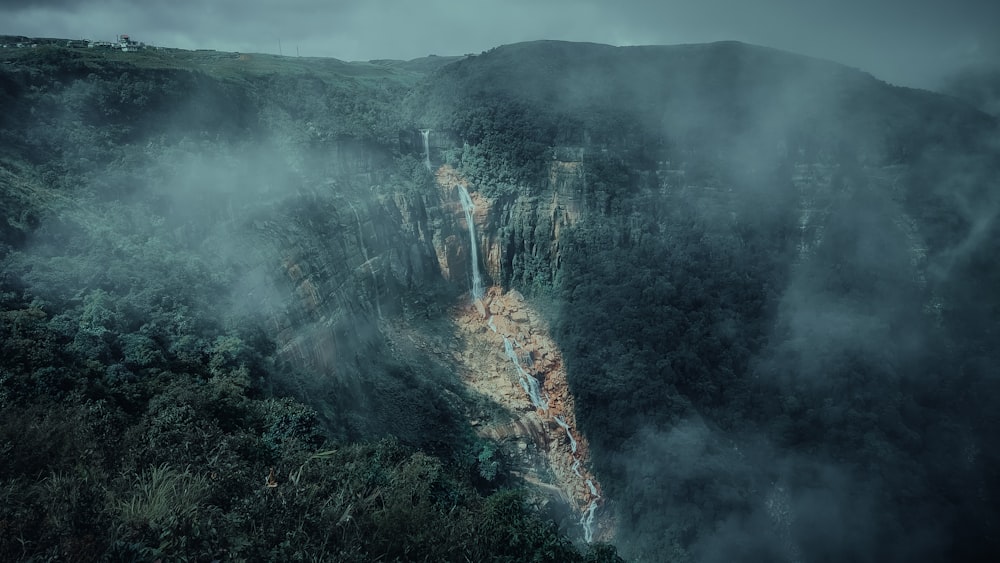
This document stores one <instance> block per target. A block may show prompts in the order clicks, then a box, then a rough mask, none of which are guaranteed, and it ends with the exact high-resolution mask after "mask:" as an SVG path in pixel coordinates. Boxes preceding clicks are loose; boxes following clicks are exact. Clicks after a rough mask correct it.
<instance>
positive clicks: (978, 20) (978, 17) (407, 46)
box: [0, 0, 1000, 85]
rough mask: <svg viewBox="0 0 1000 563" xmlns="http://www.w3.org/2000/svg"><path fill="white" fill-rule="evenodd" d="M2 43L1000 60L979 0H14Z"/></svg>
mask: <svg viewBox="0 0 1000 563" xmlns="http://www.w3.org/2000/svg"><path fill="white" fill-rule="evenodd" d="M0 22H4V23H2V24H0V33H8V34H19V35H29V36H66V37H88V38H89V37H99V38H103V37H112V36H114V35H115V34H118V33H131V34H132V35H134V36H136V37H139V38H141V39H143V40H145V41H147V42H149V43H153V44H160V45H165V46H176V47H182V48H214V49H220V50H231V51H256V52H277V50H278V41H279V40H281V42H282V45H283V46H284V49H283V51H284V54H286V55H287V54H293V53H294V52H295V49H296V47H298V49H299V52H300V53H301V54H302V55H303V56H306V55H308V56H324V57H336V58H340V59H346V60H365V59H373V58H403V59H406V58H415V57H420V56H425V55H428V54H432V53H434V54H441V55H454V54H462V53H466V52H477V53H478V52H480V51H483V50H486V49H489V48H491V47H494V46H497V45H500V44H506V43H513V42H517V41H525V40H532V39H542V38H546V39H566V40H574V41H594V42H601V43H611V44H618V45H624V44H674V43H691V42H706V41H716V40H724V39H735V40H740V41H746V42H749V43H757V44H762V45H768V46H772V47H777V48H781V49H787V50H791V51H796V52H800V53H804V54H808V55H813V56H818V57H823V58H829V59H833V60H836V61H838V62H843V63H845V64H848V65H851V66H856V67H859V68H862V69H864V70H867V71H870V72H872V73H874V74H875V75H877V76H879V77H881V78H884V79H887V80H889V81H892V82H898V83H904V84H910V85H929V84H932V83H933V81H935V80H937V79H938V78H939V76H940V75H941V74H942V73H944V72H946V71H947V70H949V69H953V68H955V67H957V66H961V65H964V64H968V63H972V62H977V63H978V62H982V61H996V60H998V58H1000V57H998V55H1000V39H997V35H998V34H996V33H995V30H996V29H998V28H1000V3H997V2H993V1H990V0H951V1H948V0H882V1H880V2H868V1H862V0H812V1H809V2H802V1H793V0H758V1H753V2H730V1H726V0H703V1H694V0H657V1H653V0H622V1H618V2H606V1H599V0H574V1H570V0H549V1H546V2H530V1H527V0H512V1H509V2H498V1H496V0H470V1H468V2H462V3H456V2H453V1H450V0H424V1H421V2H410V1H404V0H371V1H368V2H361V1H358V0H338V1H337V2H325V1H321V0H292V1H289V2H265V1H261V0H257V1H254V0H248V1H242V2H237V1H235V0H221V1H219V2H211V3H208V2H196V1H194V0H174V1H166V0H151V1H149V2H141V3H140V2H125V1H122V0H98V1H96V2H95V1H91V2H84V1H82V0H63V1H60V0H42V1H40V2H38V1H31V2H29V1H28V0H13V1H12V2H11V1H7V2H5V3H4V5H3V6H2V7H0Z"/></svg>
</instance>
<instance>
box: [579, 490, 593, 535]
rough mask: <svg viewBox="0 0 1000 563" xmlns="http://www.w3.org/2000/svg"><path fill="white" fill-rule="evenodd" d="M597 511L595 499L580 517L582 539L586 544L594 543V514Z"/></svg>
mask: <svg viewBox="0 0 1000 563" xmlns="http://www.w3.org/2000/svg"><path fill="white" fill-rule="evenodd" d="M596 510H597V499H594V500H592V501H590V506H588V507H587V511H586V512H584V513H583V516H582V517H580V525H581V526H583V539H584V541H586V542H587V543H590V542H592V541H594V512H595V511H596Z"/></svg>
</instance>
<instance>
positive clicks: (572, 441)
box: [555, 416, 576, 453]
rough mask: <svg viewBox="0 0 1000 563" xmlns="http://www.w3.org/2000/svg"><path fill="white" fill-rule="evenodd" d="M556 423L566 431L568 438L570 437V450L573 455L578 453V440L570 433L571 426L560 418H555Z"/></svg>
mask: <svg viewBox="0 0 1000 563" xmlns="http://www.w3.org/2000/svg"><path fill="white" fill-rule="evenodd" d="M555 421H556V424H558V425H559V426H562V429H563V430H565V431H566V436H568V437H569V449H570V450H571V451H572V452H573V453H576V439H575V438H573V433H572V432H570V431H569V424H566V421H565V420H563V419H561V418H559V417H558V416H557V417H555Z"/></svg>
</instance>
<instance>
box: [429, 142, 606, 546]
mask: <svg viewBox="0 0 1000 563" xmlns="http://www.w3.org/2000/svg"><path fill="white" fill-rule="evenodd" d="M429 132H430V130H428V129H421V130H420V133H421V134H422V135H423V137H424V156H425V164H426V166H427V169H428V170H430V169H431V163H430V151H429V149H428V140H427V136H428V133H429ZM458 194H459V198H460V199H461V202H462V210H463V211H464V212H465V222H466V224H467V225H468V226H469V242H470V254H471V256H472V302H473V304H475V305H476V306H477V307H479V309H480V313H482V314H484V316H485V315H486V312H484V311H485V307H483V306H482V299H483V295H484V293H485V292H484V288H483V279H482V276H481V275H480V273H479V250H478V247H477V245H476V231H475V229H476V227H475V223H473V221H472V212H473V211H475V204H474V203H473V201H472V197H471V196H469V192H468V190H466V189H465V187H464V186H462V185H461V184H459V186H458ZM486 326H487V327H488V328H489V329H490V330H492V331H493V332H495V333H499V331H498V329H497V325H496V323H495V322H494V320H493V316H492V315H490V316H489V317H487V320H486ZM501 337H502V338H503V348H504V353H505V354H506V355H507V358H508V359H509V360H510V361H511V363H513V364H514V369H515V370H516V371H517V379H518V383H520V385H521V388H522V389H524V392H525V393H526V394H527V395H528V398H529V399H530V400H531V404H532V405H534V406H535V408H537V409H539V410H542V411H544V412H548V408H549V403H548V398H549V397H548V394H547V393H545V391H544V390H542V388H541V385H539V383H538V380H537V379H535V377H534V376H532V375H531V374H529V373H528V372H527V371H526V370H525V369H524V367H523V366H522V365H521V357H520V356H518V354H517V352H516V351H515V350H514V346H515V345H516V346H518V347H519V348H524V346H522V345H521V343H520V342H517V341H515V340H512V338H509V337H507V336H506V335H503V334H501ZM528 362H529V363H530V360H528ZM543 394H544V396H543ZM553 420H555V422H556V424H558V425H559V426H560V427H561V428H562V429H563V430H565V431H566V436H567V438H569V447H570V452H571V454H572V456H573V466H572V471H573V473H574V474H576V476H577V477H579V478H580V479H585V484H586V486H587V490H588V492H589V493H590V503H589V504H588V505H587V508H586V509H585V510H584V511H583V514H582V515H581V517H580V526H581V527H582V528H583V536H584V540H586V542H587V543H590V542H592V541H593V540H594V513H595V512H596V511H597V508H598V501H599V500H600V499H601V495H600V492H599V491H598V489H597V486H596V485H595V484H594V481H593V480H592V479H586V478H585V476H584V475H583V473H582V472H581V471H580V466H581V462H580V458H579V457H577V455H578V454H577V449H578V447H579V445H578V444H577V441H576V438H574V437H573V432H572V429H571V428H570V425H569V423H567V422H566V421H565V420H563V419H562V418H561V417H558V416H555V417H553Z"/></svg>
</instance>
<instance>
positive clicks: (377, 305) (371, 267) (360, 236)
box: [347, 202, 382, 319]
mask: <svg viewBox="0 0 1000 563" xmlns="http://www.w3.org/2000/svg"><path fill="white" fill-rule="evenodd" d="M347 205H350V206H351V211H353V212H354V219H355V220H356V221H357V222H358V244H359V245H361V254H362V256H364V257H365V263H366V264H368V269H369V270H371V273H372V284H373V287H374V289H375V309H376V310H377V311H378V318H379V319H381V318H382V305H381V304H380V303H379V300H378V276H376V275H375V266H374V265H373V264H371V259H369V258H368V249H367V248H365V238H364V236H363V234H364V233H362V231H361V216H360V215H358V210H357V209H355V207H354V204H353V203H351V202H347Z"/></svg>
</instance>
